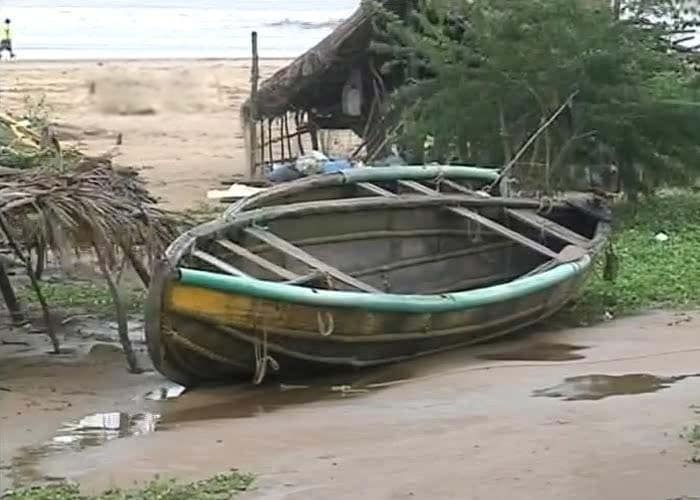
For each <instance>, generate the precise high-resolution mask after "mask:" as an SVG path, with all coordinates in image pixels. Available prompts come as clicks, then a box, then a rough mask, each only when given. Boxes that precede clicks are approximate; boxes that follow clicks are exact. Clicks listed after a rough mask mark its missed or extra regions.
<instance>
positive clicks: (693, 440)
mask: <svg viewBox="0 0 700 500" xmlns="http://www.w3.org/2000/svg"><path fill="white" fill-rule="evenodd" d="M681 438H682V439H685V440H686V441H688V443H690V445H691V446H692V447H693V455H692V456H691V457H690V462H692V463H694V464H700V424H695V425H691V426H689V427H686V428H685V429H683V432H682V433H681Z"/></svg>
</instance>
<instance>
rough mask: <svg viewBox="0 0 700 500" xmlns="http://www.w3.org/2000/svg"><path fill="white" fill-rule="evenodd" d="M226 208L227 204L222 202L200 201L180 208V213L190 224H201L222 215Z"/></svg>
mask: <svg viewBox="0 0 700 500" xmlns="http://www.w3.org/2000/svg"><path fill="white" fill-rule="evenodd" d="M226 208H228V205H226V204H223V203H213V202H210V201H200V202H198V203H197V205H195V206H194V207H191V208H187V209H185V210H182V211H180V213H181V214H182V215H183V216H184V217H185V219H186V220H187V221H188V222H189V223H191V224H203V223H205V222H210V221H212V220H213V219H216V218H217V217H218V216H220V215H222V214H223V213H224V211H225V210H226Z"/></svg>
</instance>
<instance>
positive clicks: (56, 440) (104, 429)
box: [10, 412, 160, 484]
mask: <svg viewBox="0 0 700 500" xmlns="http://www.w3.org/2000/svg"><path fill="white" fill-rule="evenodd" d="M159 420H160V415H158V414H155V413H137V414H133V415H129V414H128V413H123V412H109V413H95V414H92V415H87V416H85V417H83V418H81V419H79V420H75V421H70V422H67V423H65V424H64V425H63V426H61V427H60V428H59V429H58V430H57V431H56V434H55V435H54V436H53V437H52V438H51V439H50V440H49V441H47V442H46V443H43V444H41V445H38V446H31V447H25V448H23V449H22V450H21V451H20V453H19V454H18V455H17V456H15V457H14V458H13V459H12V468H11V472H10V476H11V477H12V479H13V480H14V482H15V483H16V484H25V483H31V482H36V481H42V480H43V481H46V480H60V479H62V478H47V477H45V476H42V475H41V474H40V472H39V471H38V464H39V461H40V460H41V459H44V458H47V457H50V456H53V455H58V454H61V453H65V452H70V451H81V450H84V449H85V448H90V447H95V446H102V445H104V444H105V443H107V442H109V441H112V440H115V439H120V438H125V437H130V436H141V435H145V434H149V433H151V432H154V431H155V430H156V428H157V426H158V422H159Z"/></svg>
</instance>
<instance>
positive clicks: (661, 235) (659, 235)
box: [654, 233, 669, 243]
mask: <svg viewBox="0 0 700 500" xmlns="http://www.w3.org/2000/svg"><path fill="white" fill-rule="evenodd" d="M654 239H655V240H656V241H659V242H661V243H663V242H664V241H668V239H669V237H668V235H667V234H666V233H657V234H656V236H654Z"/></svg>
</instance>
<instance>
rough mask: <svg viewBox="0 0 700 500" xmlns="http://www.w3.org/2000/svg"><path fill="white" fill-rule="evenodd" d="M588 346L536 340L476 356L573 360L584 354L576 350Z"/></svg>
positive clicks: (508, 358) (506, 359)
mask: <svg viewBox="0 0 700 500" xmlns="http://www.w3.org/2000/svg"><path fill="white" fill-rule="evenodd" d="M584 349H588V346H581V345H573V344H563V343H555V342H552V343H550V342H536V343H532V344H527V345H524V346H522V347H517V348H514V349H511V350H509V351H502V352H494V353H487V354H482V355H480V356H477V357H478V358H479V359H487V360H491V361H575V360H577V359H584V358H585V356H584V355H583V354H580V353H579V352H578V351H583V350H584Z"/></svg>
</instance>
